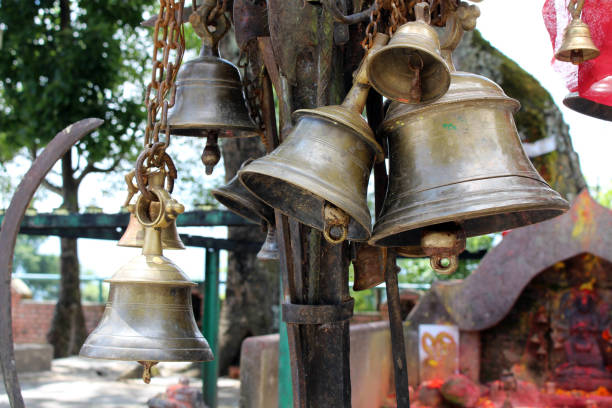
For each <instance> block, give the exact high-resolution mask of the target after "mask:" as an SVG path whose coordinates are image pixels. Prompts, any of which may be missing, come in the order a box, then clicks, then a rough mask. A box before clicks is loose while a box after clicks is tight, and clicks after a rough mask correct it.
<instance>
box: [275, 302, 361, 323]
mask: <svg viewBox="0 0 612 408" xmlns="http://www.w3.org/2000/svg"><path fill="white" fill-rule="evenodd" d="M354 305H355V300H354V299H352V298H351V299H349V300H347V301H345V302H342V303H340V304H337V305H296V304H293V303H284V304H283V321H284V322H286V323H294V324H325V323H335V322H341V321H344V320H348V319H350V318H351V317H352V316H353V306H354Z"/></svg>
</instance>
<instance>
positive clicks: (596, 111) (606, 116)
mask: <svg viewBox="0 0 612 408" xmlns="http://www.w3.org/2000/svg"><path fill="white" fill-rule="evenodd" d="M563 104H564V105H565V106H567V107H568V108H570V109H572V110H575V111H576V112H578V113H582V114H583V115H587V116H591V117H593V118H597V119H601V120H607V121H609V122H612V106H608V105H604V104H603V103H598V102H594V101H592V100H590V99H587V98H583V97H582V96H580V95H579V94H578V92H572V93H570V94H569V95H567V96H566V97H565V98H564V99H563Z"/></svg>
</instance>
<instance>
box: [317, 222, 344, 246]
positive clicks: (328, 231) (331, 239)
mask: <svg viewBox="0 0 612 408" xmlns="http://www.w3.org/2000/svg"><path fill="white" fill-rule="evenodd" d="M333 227H341V228H342V234H341V235H340V237H339V238H334V237H332V235H331V229H332V228H333ZM347 236H348V225H333V224H328V223H327V222H325V226H324V228H323V237H325V240H326V241H327V242H329V243H330V244H332V245H338V244H341V243H342V242H344V241H345V240H346V238H347Z"/></svg>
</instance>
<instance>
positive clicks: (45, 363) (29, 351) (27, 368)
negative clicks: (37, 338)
mask: <svg viewBox="0 0 612 408" xmlns="http://www.w3.org/2000/svg"><path fill="white" fill-rule="evenodd" d="M52 360H53V347H52V346H51V345H50V344H32V343H25V344H15V363H16V365H17V372H20V373H27V372H37V371H49V370H51V361H52Z"/></svg>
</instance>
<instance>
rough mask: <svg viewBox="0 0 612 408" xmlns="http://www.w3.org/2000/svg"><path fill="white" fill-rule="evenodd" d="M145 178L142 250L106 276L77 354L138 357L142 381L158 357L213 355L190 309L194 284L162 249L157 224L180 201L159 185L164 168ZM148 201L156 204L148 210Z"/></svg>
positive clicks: (140, 207)
mask: <svg viewBox="0 0 612 408" xmlns="http://www.w3.org/2000/svg"><path fill="white" fill-rule="evenodd" d="M148 178H149V188H150V189H149V192H150V193H151V194H153V196H154V198H155V200H156V201H154V200H149V199H147V198H145V197H143V196H142V195H141V196H140V197H139V198H138V200H137V202H136V207H135V213H136V217H137V219H138V221H139V222H140V223H141V224H143V226H144V227H145V236H144V245H143V248H142V254H141V255H139V256H137V257H135V258H133V259H132V260H131V261H130V262H128V263H127V264H126V265H124V266H123V267H121V268H120V269H119V270H118V271H117V272H116V273H115V274H114V275H113V276H112V278H111V279H109V280H107V282H109V283H110V291H109V300H108V303H107V306H106V309H105V310H104V315H103V316H102V320H101V321H100V323H99V324H98V326H97V327H96V329H95V330H94V331H93V332H92V333H91V334H90V335H89V337H87V340H86V341H85V343H84V344H83V347H82V348H81V352H80V356H82V357H89V358H101V359H109V360H128V361H138V362H139V363H141V364H142V365H144V367H145V371H144V374H143V380H144V381H145V382H146V383H148V382H149V381H150V379H151V367H152V366H153V365H155V364H157V363H158V362H160V361H210V360H212V359H213V354H212V351H211V349H210V347H209V345H208V342H207V341H206V339H205V338H204V337H203V336H202V334H201V333H200V331H199V330H198V327H197V324H196V322H195V318H194V315H193V309H192V304H191V288H192V287H193V286H195V284H194V283H192V282H191V281H189V279H188V278H187V276H186V275H185V273H184V272H183V271H181V270H180V269H179V268H178V266H176V265H175V264H174V263H173V262H172V261H171V260H170V259H168V258H166V257H165V256H163V252H162V239H161V234H162V232H161V230H162V228H164V227H167V226H168V225H169V224H170V223H171V222H172V221H173V220H174V219H175V218H176V216H177V215H178V214H179V213H181V212H183V211H184V207H183V206H182V205H181V204H179V203H178V202H176V200H174V199H172V198H171V197H170V195H169V194H168V192H167V191H165V190H164V188H163V183H164V179H165V174H164V171H156V172H153V173H150V174H149V175H148ZM154 202H155V203H159V205H157V206H156V208H155V209H154V210H153V211H151V208H150V205H151V204H152V203H154Z"/></svg>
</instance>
